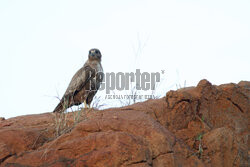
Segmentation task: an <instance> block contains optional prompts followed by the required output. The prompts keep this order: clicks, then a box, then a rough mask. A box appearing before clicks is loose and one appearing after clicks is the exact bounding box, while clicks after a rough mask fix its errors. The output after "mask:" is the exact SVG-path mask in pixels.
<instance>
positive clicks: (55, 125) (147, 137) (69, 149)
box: [0, 80, 250, 167]
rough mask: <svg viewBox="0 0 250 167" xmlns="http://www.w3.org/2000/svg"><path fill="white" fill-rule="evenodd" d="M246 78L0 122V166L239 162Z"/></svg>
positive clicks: (243, 162)
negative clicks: (129, 101)
mask: <svg viewBox="0 0 250 167" xmlns="http://www.w3.org/2000/svg"><path fill="white" fill-rule="evenodd" d="M249 96H250V82H248V81H242V82H240V83H238V84H233V83H231V84H224V85H220V86H215V85H212V84H211V83H210V82H208V81H207V80H201V81H200V82H199V84H198V85H197V86H196V87H188V88H182V89H179V90H177V91H169V92H167V94H166V96H165V97H164V98H161V99H152V100H148V101H146V102H142V103H136V104H133V105H130V106H126V107H122V108H112V109H106V110H100V111H94V110H93V111H92V110H91V111H76V112H73V113H67V114H54V113H45V114H37V115H27V116H19V117H15V118H10V119H6V120H5V119H1V120H0V166H11V167H12V166H13V167H37V166H40V167H47V166H48V167H52V166H53V167H56V166H79V167H119V166H131V167H148V166H153V167H195V166H197V167H203V166H204V167H233V166H236V167H247V166H249V163H248V162H249V160H248V159H249V153H248V152H249V151H248V148H249V144H250V142H249V140H248V136H249V122H250V121H249V109H250V103H249Z"/></svg>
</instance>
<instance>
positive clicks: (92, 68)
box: [53, 49, 103, 112]
mask: <svg viewBox="0 0 250 167" xmlns="http://www.w3.org/2000/svg"><path fill="white" fill-rule="evenodd" d="M101 59H102V55H101V52H100V50H98V49H90V51H89V55H88V60H87V61H86V62H85V64H84V65H83V67H82V68H80V69H79V70H78V71H77V72H76V73H75V75H74V76H73V78H72V79H71V82H70V83H69V86H68V88H67V90H66V92H65V93H64V95H63V97H62V99H61V101H60V103H59V104H58V105H57V106H56V108H55V109H54V111H53V112H64V110H66V109H67V108H69V107H71V106H74V105H80V104H82V103H84V104H85V108H86V104H88V105H90V103H91V102H92V100H93V97H94V96H95V94H96V92H97V90H98V89H99V87H100V85H101V82H102V79H103V68H102V65H101Z"/></svg>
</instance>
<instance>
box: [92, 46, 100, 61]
mask: <svg viewBox="0 0 250 167" xmlns="http://www.w3.org/2000/svg"><path fill="white" fill-rule="evenodd" d="M101 59H102V54H101V52H100V50H99V49H90V50H89V60H90V61H93V60H97V61H101Z"/></svg>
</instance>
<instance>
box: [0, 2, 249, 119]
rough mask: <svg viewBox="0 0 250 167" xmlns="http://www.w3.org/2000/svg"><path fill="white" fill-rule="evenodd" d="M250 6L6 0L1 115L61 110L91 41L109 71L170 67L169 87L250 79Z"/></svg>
mask: <svg viewBox="0 0 250 167" xmlns="http://www.w3.org/2000/svg"><path fill="white" fill-rule="evenodd" d="M249 9H250V1H249V0H237V1H236V0H209V1H208V0H207V1H205V0H203V1H200V0H188V1H187V0H175V1H174V0H105V1H104V0H91V1H90V0H88V1H87V0H70V1H69V0H68V1H65V0H42V1H38V0H37V1H34V0H22V1H20V0H1V1H0V56H1V61H0V76H1V80H0V92H1V93H0V104H1V109H0V117H5V118H9V117H13V116H18V115H26V114H36V113H43V112H51V111H53V109H54V107H55V106H56V105H57V103H58V100H57V99H56V98H55V97H54V96H57V93H58V94H59V96H62V95H63V94H64V91H65V90H66V88H67V86H68V84H69V82H70V80H71V78H72V76H73V75H74V73H75V72H76V71H77V70H78V69H79V68H81V67H82V65H83V64H84V62H85V61H86V60H87V55H88V50H89V49H91V48H99V49H100V50H101V52H102V55H103V61H102V64H103V68H104V71H105V72H119V71H120V72H130V71H134V70H135V68H140V69H141V71H147V72H161V70H165V72H166V73H165V74H164V79H165V80H166V83H165V89H166V90H169V89H176V86H175V85H176V84H181V85H184V82H185V81H186V86H195V85H196V84H197V83H198V82H199V80H201V79H203V78H206V79H208V80H209V81H210V82H212V83H213V84H222V83H229V82H234V83H238V82H239V81H241V80H248V81H249V80H250V68H249V65H250V10H249ZM138 51H139V52H138ZM101 95H102V96H105V93H102V94H101Z"/></svg>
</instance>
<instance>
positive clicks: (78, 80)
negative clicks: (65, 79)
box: [64, 65, 95, 97]
mask: <svg viewBox="0 0 250 167" xmlns="http://www.w3.org/2000/svg"><path fill="white" fill-rule="evenodd" d="M94 73H95V70H94V69H93V68H91V67H90V66H88V65H86V66H83V67H82V68H81V69H79V70H78V71H77V72H76V74H75V75H74V76H73V78H72V80H71V81H70V83H69V86H68V88H67V90H66V92H65V94H64V97H67V96H71V95H75V94H76V93H78V92H79V91H80V90H81V89H82V88H83V87H84V86H85V85H86V84H87V83H88V82H89V80H90V79H91V77H94V75H95V74H94Z"/></svg>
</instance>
